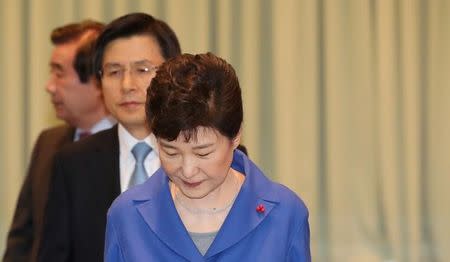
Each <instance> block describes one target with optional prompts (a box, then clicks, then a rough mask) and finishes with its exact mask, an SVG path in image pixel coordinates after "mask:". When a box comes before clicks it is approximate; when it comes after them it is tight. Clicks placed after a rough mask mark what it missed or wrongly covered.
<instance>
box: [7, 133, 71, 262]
mask: <svg viewBox="0 0 450 262" xmlns="http://www.w3.org/2000/svg"><path fill="white" fill-rule="evenodd" d="M74 134H75V128H72V127H69V126H58V127H54V128H50V129H47V130H45V131H43V132H42V133H41V134H40V135H39V137H38V139H37V141H36V144H35V146H34V148H33V153H32V155H31V160H30V165H29V167H28V172H27V175H26V177H25V180H24V183H23V185H22V189H21V191H20V195H19V198H18V200H17V206H16V211H15V214H14V218H13V222H12V224H11V228H10V231H9V234H8V238H7V244H6V251H5V254H4V257H3V261H4V262H20V261H26V262H29V261H32V262H34V261H36V258H37V251H38V249H39V243H40V238H41V233H42V228H43V217H44V210H45V206H46V204H47V197H48V190H49V184H50V174H51V168H52V165H53V157H54V156H55V154H56V152H57V151H59V150H60V149H61V148H62V147H63V146H64V145H67V144H70V143H72V142H73V137H74Z"/></svg>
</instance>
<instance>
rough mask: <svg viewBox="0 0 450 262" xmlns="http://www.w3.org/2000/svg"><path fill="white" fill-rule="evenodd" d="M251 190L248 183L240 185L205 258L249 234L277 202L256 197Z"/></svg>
mask: <svg viewBox="0 0 450 262" xmlns="http://www.w3.org/2000/svg"><path fill="white" fill-rule="evenodd" d="M251 191H252V190H251V189H250V188H249V187H248V183H247V184H244V185H243V186H242V188H241V192H240V193H239V196H238V197H237V198H236V202H235V203H234V205H233V208H232V209H231V210H230V213H229V214H228V216H227V218H226V219H225V221H224V223H223V225H222V227H221V228H220V231H219V232H218V233H217V236H216V238H215V239H214V241H213V243H212V244H211V246H210V248H209V249H208V251H207V253H206V254H205V258H209V257H213V256H215V255H216V254H218V253H220V252H222V251H224V250H226V249H227V248H229V247H231V246H233V245H234V244H236V243H237V242H239V241H240V240H241V239H243V238H244V237H245V236H247V235H248V234H250V233H251V232H252V231H253V230H254V229H255V228H256V227H257V226H258V225H259V224H260V223H261V222H263V221H264V219H266V217H267V216H268V215H269V213H270V212H271V211H272V209H273V208H274V207H275V206H276V205H277V202H273V201H270V200H266V199H264V198H261V197H258V196H257V195H255V194H253V193H252V192H251ZM259 205H262V206H264V209H265V210H264V211H263V212H260V211H257V210H256V208H257V207H258V206H259Z"/></svg>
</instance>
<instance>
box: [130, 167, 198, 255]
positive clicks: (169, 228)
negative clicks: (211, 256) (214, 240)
mask: <svg viewBox="0 0 450 262" xmlns="http://www.w3.org/2000/svg"><path fill="white" fill-rule="evenodd" d="M150 179H156V180H157V181H158V183H157V184H158V185H159V186H153V188H148V187H147V186H148V185H150V183H148V182H149V181H147V182H145V184H144V187H145V193H144V195H145V194H150V196H149V197H147V196H144V197H143V198H142V199H136V208H137V209H138V211H139V213H140V214H141V216H142V218H143V219H144V221H145V222H146V223H147V225H148V226H149V227H150V229H151V230H152V231H153V232H154V233H155V235H156V236H157V237H158V238H159V239H160V240H161V241H162V242H164V243H165V244H166V245H167V246H168V247H169V248H170V249H172V250H173V251H174V252H176V253H178V254H179V255H180V256H182V257H184V258H186V259H187V260H189V261H203V257H202V255H201V254H200V252H199V251H198V250H197V248H196V247H195V244H194V243H193V241H192V239H191V237H190V236H189V234H188V232H187V231H186V228H185V227H184V225H183V223H182V221H181V219H180V217H179V215H178V213H177V211H176V209H175V206H174V204H173V201H172V197H171V195H170V191H169V189H168V187H169V185H168V179H167V177H166V175H165V174H164V173H163V172H162V171H161V170H158V171H157V173H155V174H153V176H152V177H151V178H150ZM150 179H149V180H150ZM154 184H155V183H154ZM146 200H148V201H146ZM142 201H145V202H142Z"/></svg>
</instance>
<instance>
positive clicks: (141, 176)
mask: <svg viewBox="0 0 450 262" xmlns="http://www.w3.org/2000/svg"><path fill="white" fill-rule="evenodd" d="M151 151H152V148H151V147H150V146H149V145H147V144H146V143H145V142H139V143H137V144H136V145H135V146H134V147H133V149H132V150H131V153H132V154H133V156H134V159H136V164H135V165H134V171H133V173H132V174H131V178H130V182H129V183H128V188H130V187H133V186H135V185H139V184H142V183H143V182H144V181H145V180H146V179H147V177H148V175H147V171H145V166H144V159H145V158H146V157H147V155H148V154H149V153H150V152H151Z"/></svg>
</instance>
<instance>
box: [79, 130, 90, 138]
mask: <svg viewBox="0 0 450 262" xmlns="http://www.w3.org/2000/svg"><path fill="white" fill-rule="evenodd" d="M90 135H91V132H90V131H82V132H80V134H79V138H80V139H82V138H85V137H87V136H90Z"/></svg>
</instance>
